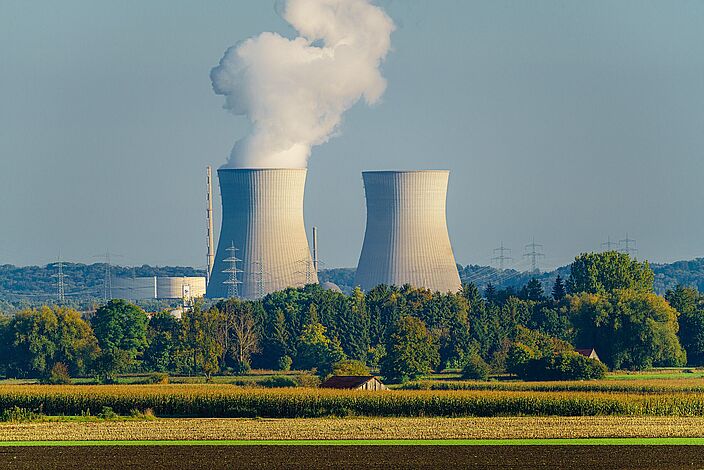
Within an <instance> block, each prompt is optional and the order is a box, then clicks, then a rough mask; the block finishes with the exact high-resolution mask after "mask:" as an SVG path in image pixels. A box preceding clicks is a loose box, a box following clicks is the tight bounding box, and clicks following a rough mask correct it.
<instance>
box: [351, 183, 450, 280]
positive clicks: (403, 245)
mask: <svg viewBox="0 0 704 470" xmlns="http://www.w3.org/2000/svg"><path fill="white" fill-rule="evenodd" d="M362 177H363V179H364V191H365V194H366V198H367V229H366V232H365V234H364V245H363V246H362V253H361V255H360V257H359V264H358V265H357V274H356V278H355V284H356V285H358V286H360V287H361V288H362V289H364V290H369V289H371V288H372V287H374V286H376V285H378V284H389V285H397V286H401V285H403V284H411V285H412V286H415V287H426V288H428V289H431V290H433V291H440V292H448V291H451V292H457V291H458V290H459V289H460V287H461V283H460V277H459V274H458V272H457V265H456V264H455V257H454V255H453V254H452V246H450V237H449V236H448V234H447V223H446V220H445V199H446V196H447V180H448V177H449V171H445V170H425V171H366V172H363V173H362Z"/></svg>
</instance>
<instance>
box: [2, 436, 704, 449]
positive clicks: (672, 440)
mask: <svg viewBox="0 0 704 470" xmlns="http://www.w3.org/2000/svg"><path fill="white" fill-rule="evenodd" d="M440 445H442V446H553V445H560V446H563V445H578V446H579V445H581V446H583V445H591V446H593V445H600V446H602V445H629V446H652V445H704V438H701V437H662V438H659V437H655V438H630V437H627V438H595V439H438V440H432V439H408V440H404V439H370V440H354V439H345V440H332V439H329V440H237V441H227V440H222V441H212V440H211V441H205V440H203V441H0V447H40V446H47V447H78V446H81V447H84V446H440Z"/></svg>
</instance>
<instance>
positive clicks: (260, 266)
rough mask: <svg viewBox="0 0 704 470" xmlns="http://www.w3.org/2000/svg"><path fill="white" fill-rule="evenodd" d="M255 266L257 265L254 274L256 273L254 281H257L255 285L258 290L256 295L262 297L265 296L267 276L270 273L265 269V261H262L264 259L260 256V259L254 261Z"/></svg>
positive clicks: (258, 297)
mask: <svg viewBox="0 0 704 470" xmlns="http://www.w3.org/2000/svg"><path fill="white" fill-rule="evenodd" d="M252 265H253V266H256V271H254V272H253V273H252V274H254V282H255V284H254V285H255V287H256V292H255V293H254V294H255V295H254V297H255V298H256V299H261V298H262V297H264V292H265V291H264V284H266V283H267V282H269V281H267V280H266V278H265V276H266V275H268V274H269V273H268V272H266V271H265V270H264V263H263V262H262V259H261V258H259V261H254V262H252Z"/></svg>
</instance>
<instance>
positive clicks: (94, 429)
mask: <svg viewBox="0 0 704 470" xmlns="http://www.w3.org/2000/svg"><path fill="white" fill-rule="evenodd" d="M594 438H600V439H604V438H607V439H612V438H639V439H653V438H704V417H685V418H682V417H613V416H584V417H496V418H358V417H357V418H305V419H242V418H222V419H218V418H206V419H203V418H192V419H182V418H170V419H156V420H147V421H138V420H102V421H88V422H81V421H66V422H61V421H58V422H57V421H49V422H26V423H0V441H3V442H8V443H9V442H26V441H67V440H68V441H130V440H134V441H174V440H176V441H218V440H223V441H230V440H231V441H235V440H237V441H267V440H359V439H361V440H457V439H465V440H467V439H474V440H476V439H479V440H481V439H492V440H495V439H511V440H516V439H594Z"/></svg>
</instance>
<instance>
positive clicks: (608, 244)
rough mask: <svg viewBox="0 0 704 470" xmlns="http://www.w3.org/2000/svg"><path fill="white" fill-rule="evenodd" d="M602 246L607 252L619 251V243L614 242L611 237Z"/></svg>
mask: <svg viewBox="0 0 704 470" xmlns="http://www.w3.org/2000/svg"><path fill="white" fill-rule="evenodd" d="M601 246H603V247H605V248H606V250H605V251H617V250H618V243H616V242H612V241H611V237H608V238H607V239H606V242H604V243H602V244H601Z"/></svg>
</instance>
